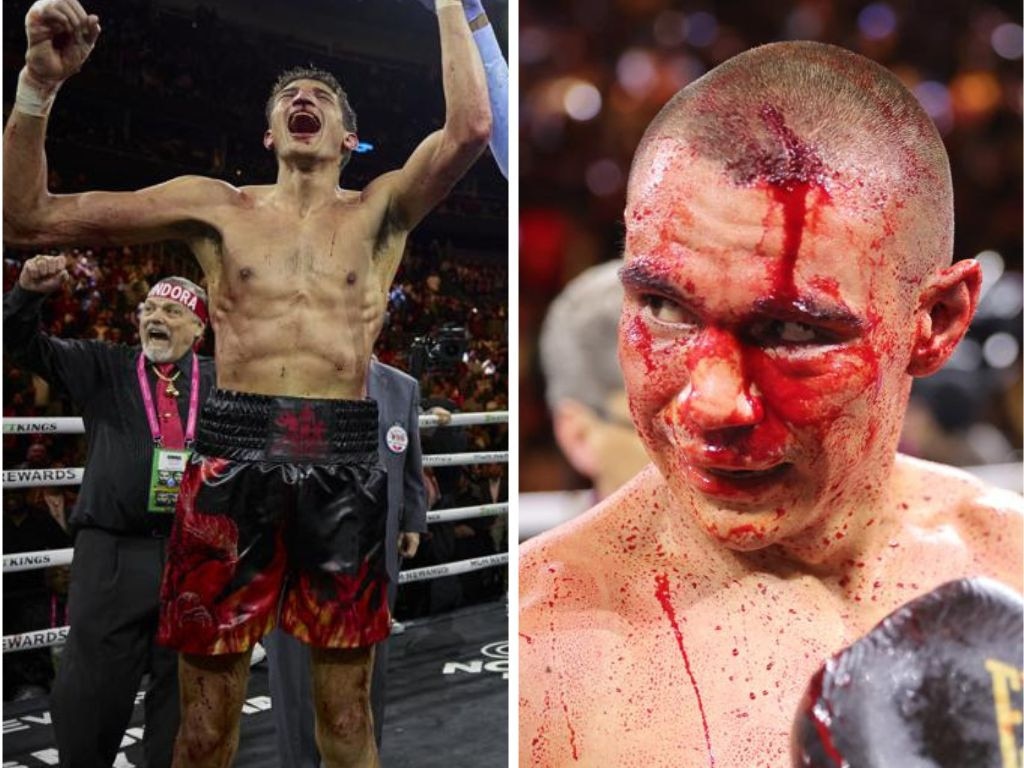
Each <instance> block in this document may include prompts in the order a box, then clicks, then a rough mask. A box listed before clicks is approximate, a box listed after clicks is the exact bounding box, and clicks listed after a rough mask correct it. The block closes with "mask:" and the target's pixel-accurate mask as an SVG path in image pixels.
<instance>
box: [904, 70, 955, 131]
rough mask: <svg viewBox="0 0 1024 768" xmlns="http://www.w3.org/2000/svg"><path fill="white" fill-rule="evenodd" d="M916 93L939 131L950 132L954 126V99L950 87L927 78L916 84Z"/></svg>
mask: <svg viewBox="0 0 1024 768" xmlns="http://www.w3.org/2000/svg"><path fill="white" fill-rule="evenodd" d="M913 90H914V95H915V96H916V97H917V100H918V101H919V102H920V104H921V107H922V108H923V109H924V111H925V112H927V113H928V117H930V118H931V119H932V122H934V123H935V127H936V128H938V129H939V133H949V131H950V130H951V129H952V128H953V100H952V98H950V95H949V89H948V88H947V87H946V86H945V85H943V84H942V83H940V82H937V81H935V80H925V81H924V82H922V83H918V84H917V85H915V86H914V89H913Z"/></svg>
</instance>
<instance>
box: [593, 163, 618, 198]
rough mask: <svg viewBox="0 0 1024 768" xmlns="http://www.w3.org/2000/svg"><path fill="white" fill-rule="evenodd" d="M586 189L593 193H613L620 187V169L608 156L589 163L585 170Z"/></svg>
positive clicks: (602, 194)
mask: <svg viewBox="0 0 1024 768" xmlns="http://www.w3.org/2000/svg"><path fill="white" fill-rule="evenodd" d="M586 179H587V189H589V190H590V191H591V192H593V193H594V194H595V195H599V196H601V197H604V196H605V195H613V194H615V193H616V192H618V191H619V190H620V189H621V188H622V182H623V177H622V169H621V168H620V167H619V164H618V163H616V162H615V161H614V160H611V159H609V158H607V157H606V158H603V159H601V160H598V161H597V162H594V163H591V164H590V165H589V166H588V167H587V172H586Z"/></svg>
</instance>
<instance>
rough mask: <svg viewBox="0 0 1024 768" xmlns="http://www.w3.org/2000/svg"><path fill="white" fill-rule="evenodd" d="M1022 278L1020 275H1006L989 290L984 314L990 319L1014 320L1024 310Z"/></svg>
mask: <svg viewBox="0 0 1024 768" xmlns="http://www.w3.org/2000/svg"><path fill="white" fill-rule="evenodd" d="M1021 288H1022V285H1021V276H1020V274H1018V273H1010V274H1008V275H1004V276H1003V277H1002V279H1000V280H999V282H997V283H996V284H995V285H993V286H992V288H991V290H989V292H988V295H987V296H986V301H985V306H984V313H985V315H986V316H988V317H998V318H1000V319H1003V320H1012V319H1013V318H1015V317H1017V315H1019V314H1020V313H1021V309H1024V306H1022V305H1024V296H1022V295H1021Z"/></svg>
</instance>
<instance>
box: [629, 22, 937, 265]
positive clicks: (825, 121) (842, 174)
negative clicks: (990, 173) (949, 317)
mask: <svg viewBox="0 0 1024 768" xmlns="http://www.w3.org/2000/svg"><path fill="white" fill-rule="evenodd" d="M666 140H670V141H672V142H673V143H678V144H683V145H685V146H686V148H687V151H688V152H689V153H690V154H691V155H693V156H694V157H696V158H698V159H701V160H704V161H707V162H709V163H711V164H712V165H713V166H716V167H718V168H720V169H721V171H722V172H723V176H724V178H725V179H727V180H728V181H729V182H730V183H732V184H735V185H737V186H753V185H756V184H758V183H760V182H769V183H773V184H787V183H795V182H800V183H806V182H811V183H815V184H818V185H820V186H822V187H823V188H825V189H826V191H829V192H830V193H833V192H842V191H843V190H848V191H852V192H856V193H857V194H859V195H861V196H862V197H864V198H865V199H868V198H870V199H872V200H873V201H874V202H875V203H876V205H877V206H878V207H879V208H881V207H885V206H887V205H893V206H896V207H900V208H903V209H905V213H907V214H909V216H910V217H911V219H912V220H913V221H914V223H915V224H916V227H915V229H916V230H919V231H917V232H915V233H909V232H908V233H906V234H908V235H911V236H913V237H914V238H915V240H919V241H920V243H919V245H920V248H918V250H922V251H923V252H924V253H923V254H922V256H923V257H924V262H923V263H922V264H920V265H919V266H921V267H923V268H925V269H929V270H930V269H934V268H935V267H936V266H937V265H940V264H942V265H944V264H948V263H949V260H950V258H951V256H952V234H953V192H952V182H951V179H950V172H949V161H948V158H947V156H946V152H945V148H944V147H943V144H942V140H941V138H940V137H939V134H938V131H937V130H936V129H935V126H934V124H933V123H932V122H931V120H930V119H929V118H928V116H927V114H926V113H925V112H924V110H923V109H922V108H921V106H920V104H919V103H918V102H917V99H916V98H915V97H914V96H913V94H911V93H910V92H909V91H908V90H907V89H906V88H905V87H904V86H903V85H902V84H901V83H900V82H899V81H898V80H897V79H896V77H895V76H894V75H893V74H892V73H891V72H889V71H888V70H886V69H885V68H883V67H881V66H879V65H878V64H876V63H875V62H873V61H871V60H869V59H866V58H864V57H863V56H859V55H857V54H855V53H852V52H850V51H847V50H845V49H842V48H838V47H836V46H832V45H826V44H823V43H812V42H786V43H773V44H770V45H765V46H761V47H759V48H754V49H751V50H749V51H746V52H744V53H742V54H740V55H738V56H735V57H734V58H732V59H730V60H728V61H726V62H725V63H723V64H722V65H720V66H718V67H716V68H715V69H713V70H711V71H710V72H708V73H707V74H706V75H704V77H702V78H700V79H699V80H696V81H694V82H693V83H691V84H690V85H688V86H687V87H686V88H684V89H683V90H681V91H680V92H679V93H677V94H676V95H675V96H674V97H673V98H672V99H671V100H670V101H669V102H668V103H667V104H666V105H665V106H664V107H663V108H662V110H661V111H660V112H659V113H658V115H657V116H656V117H655V118H654V120H653V121H652V122H651V124H650V125H649V126H648V128H647V131H646V132H645V133H644V137H643V139H642V140H641V142H640V146H639V147H638V148H637V152H636V155H635V157H634V160H633V166H632V169H631V171H630V184H629V193H630V198H633V197H634V196H635V194H636V193H637V181H638V179H640V178H641V177H643V176H644V175H645V174H646V172H647V171H648V170H649V168H650V166H651V164H652V163H653V162H654V161H655V156H656V154H657V153H658V152H659V148H660V147H661V146H662V145H663V144H664V143H665V141H666ZM903 220H904V222H906V221H907V220H908V219H907V217H906V216H904V217H903Z"/></svg>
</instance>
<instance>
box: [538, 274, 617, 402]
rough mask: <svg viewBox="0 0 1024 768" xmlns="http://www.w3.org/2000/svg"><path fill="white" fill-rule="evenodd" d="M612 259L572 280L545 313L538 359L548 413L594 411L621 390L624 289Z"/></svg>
mask: <svg viewBox="0 0 1024 768" xmlns="http://www.w3.org/2000/svg"><path fill="white" fill-rule="evenodd" d="M621 266H622V261H621V260H619V259H615V260H613V261H608V262H605V263H603V264H598V265H597V266H596V267H591V268H590V269H587V270H585V271H584V272H582V273H581V274H579V275H578V276H577V277H575V278H574V279H573V280H572V281H571V282H570V283H569V284H568V285H567V286H565V288H564V289H563V290H562V292H561V293H560V294H559V295H558V297H557V298H556V299H555V300H554V302H552V304H551V307H550V308H549V309H548V314H547V317H545V318H544V325H543V327H542V328H541V332H540V359H541V367H542V368H543V370H544V376H545V378H546V379H547V391H546V397H547V401H548V407H549V408H551V409H552V410H554V408H555V406H557V405H558V403H560V402H561V401H562V400H566V399H572V400H576V401H577V402H579V403H582V404H583V405H586V406H588V407H589V408H592V409H594V410H595V411H598V412H601V411H603V410H604V408H605V404H606V402H607V400H608V396H609V395H611V394H612V393H614V392H616V391H617V390H620V389H623V388H624V386H625V385H624V383H623V380H622V370H621V369H620V368H619V358H618V353H617V337H618V324H619V315H620V314H621V312H622V297H623V290H622V283H620V282H619V268H620V267H621Z"/></svg>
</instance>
